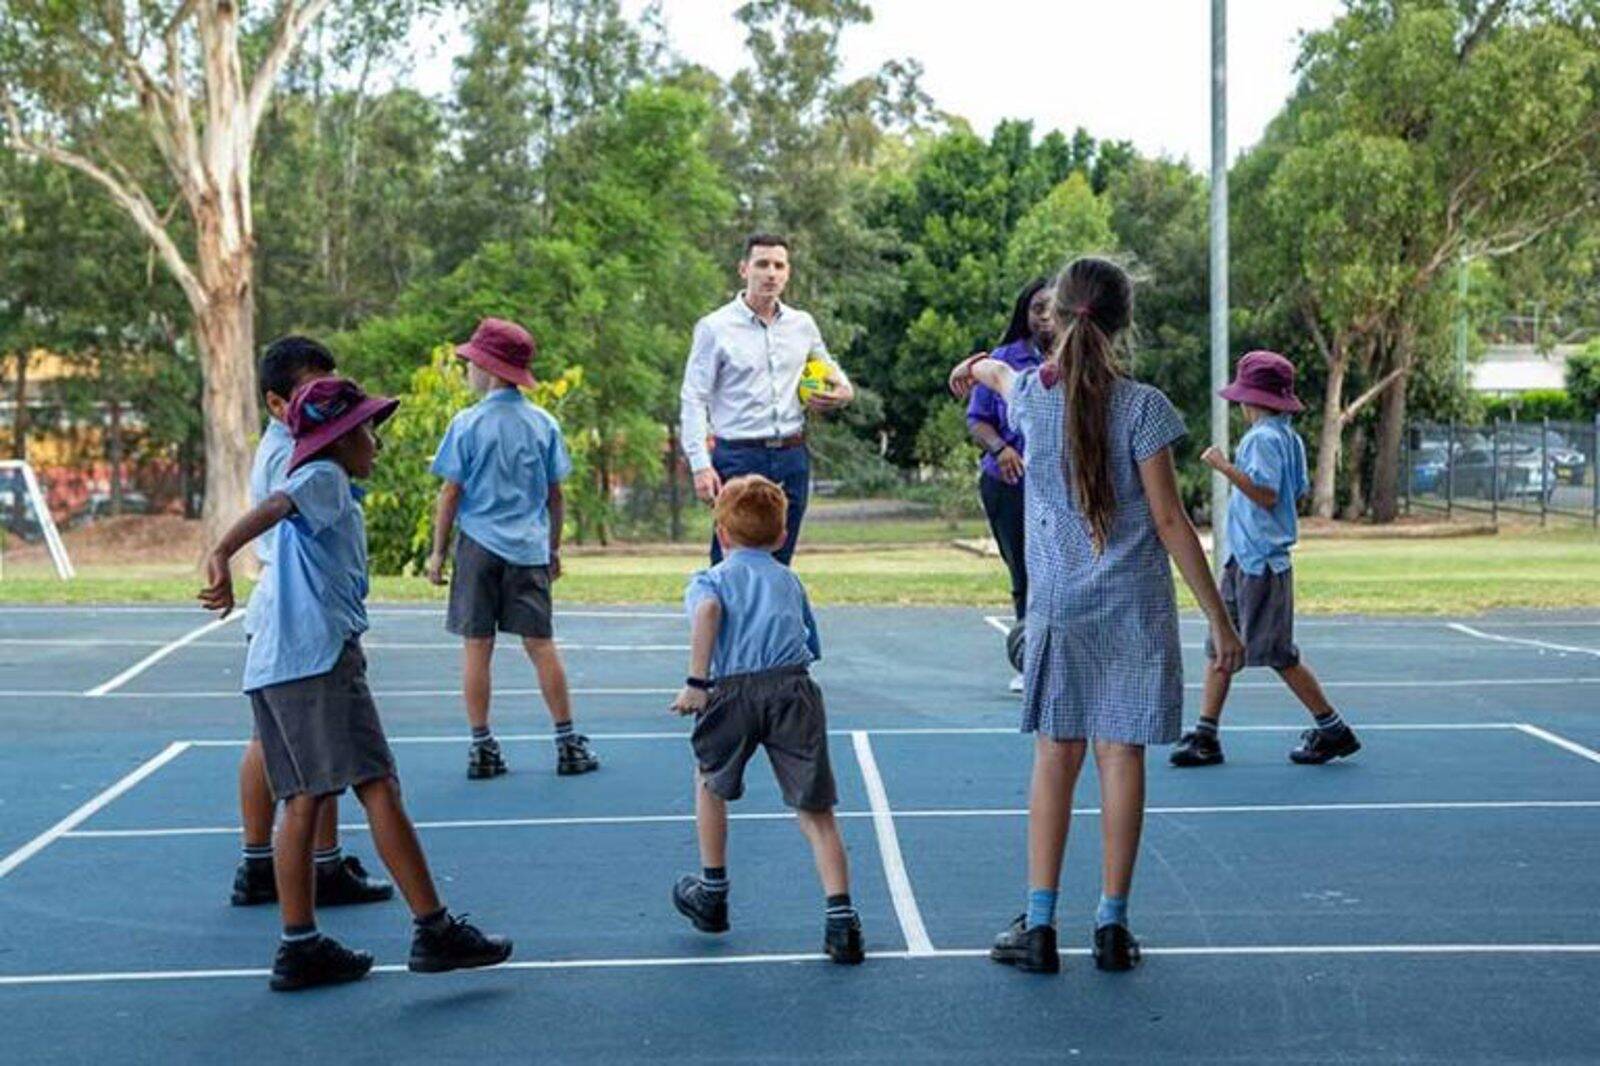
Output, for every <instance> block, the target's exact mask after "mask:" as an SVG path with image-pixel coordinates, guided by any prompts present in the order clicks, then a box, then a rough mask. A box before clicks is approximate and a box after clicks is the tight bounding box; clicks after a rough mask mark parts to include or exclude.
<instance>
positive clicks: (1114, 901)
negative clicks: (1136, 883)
mask: <svg viewBox="0 0 1600 1066" xmlns="http://www.w3.org/2000/svg"><path fill="white" fill-rule="evenodd" d="M1103 925H1120V926H1123V927H1124V928H1126V927H1127V925H1128V897H1127V896H1101V897H1100V907H1099V909H1098V910H1096V911H1095V912H1094V927H1095V928H1096V929H1099V928H1100V927H1101V926H1103Z"/></svg>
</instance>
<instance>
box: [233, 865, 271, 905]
mask: <svg viewBox="0 0 1600 1066" xmlns="http://www.w3.org/2000/svg"><path fill="white" fill-rule="evenodd" d="M229 902H230V903H232V904H233V905H234V906H235V907H255V906H259V905H260V904H262V903H276V902H278V881H277V878H276V876H274V874H273V872H272V860H271V859H263V860H260V861H256V862H252V861H251V860H249V859H244V860H242V861H241V862H240V863H239V868H238V869H237V870H235V871H234V872H233V896H232V897H231V898H230V900H229Z"/></svg>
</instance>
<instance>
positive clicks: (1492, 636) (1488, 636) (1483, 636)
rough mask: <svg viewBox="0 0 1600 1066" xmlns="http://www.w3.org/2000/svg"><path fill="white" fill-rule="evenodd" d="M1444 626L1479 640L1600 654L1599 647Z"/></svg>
mask: <svg viewBox="0 0 1600 1066" xmlns="http://www.w3.org/2000/svg"><path fill="white" fill-rule="evenodd" d="M1446 628H1448V629H1453V630H1455V631H1456V632H1457V633H1465V634H1466V635H1467V636H1469V637H1477V638H1478V639H1479V640H1492V641H1494V642H1495V643H1496V644H1515V645H1521V646H1523V647H1529V648H1544V649H1547V650H1549V651H1560V652H1572V653H1575V654H1578V655H1595V656H1600V648H1583V647H1579V646H1577V645H1575V644H1552V643H1550V642H1549V641H1547V640H1533V639H1530V638H1528V637H1506V636H1501V635H1499V634H1497V633H1485V632H1484V631H1483V630H1481V629H1474V628H1472V627H1471V626H1469V625H1463V624H1462V623H1460V622H1449V623H1447V624H1446Z"/></svg>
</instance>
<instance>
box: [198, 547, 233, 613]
mask: <svg viewBox="0 0 1600 1066" xmlns="http://www.w3.org/2000/svg"><path fill="white" fill-rule="evenodd" d="M197 598H198V599H199V601H200V606H202V607H204V608H205V609H206V610H208V611H221V612H222V617H224V618H226V617H228V614H229V613H230V612H231V611H232V610H233V574H232V573H231V572H230V571H229V569H228V557H227V556H226V555H223V554H222V553H221V552H212V553H211V554H210V555H209V556H207V557H206V587H205V588H203V589H201V590H200V595H199V596H198V597H197Z"/></svg>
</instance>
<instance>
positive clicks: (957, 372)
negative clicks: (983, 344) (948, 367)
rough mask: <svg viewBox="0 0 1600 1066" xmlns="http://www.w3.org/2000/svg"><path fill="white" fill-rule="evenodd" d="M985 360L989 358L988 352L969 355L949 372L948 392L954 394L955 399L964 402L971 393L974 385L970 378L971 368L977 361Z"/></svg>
mask: <svg viewBox="0 0 1600 1066" xmlns="http://www.w3.org/2000/svg"><path fill="white" fill-rule="evenodd" d="M987 358H989V353H988V352H979V353H977V354H976V355H969V356H967V358H965V359H963V360H961V362H959V363H957V364H956V367H955V369H954V370H952V371H950V381H949V385H950V391H951V392H952V393H954V394H955V397H956V399H958V400H965V399H966V398H967V396H968V395H969V394H970V393H971V392H972V386H973V385H975V384H976V382H975V381H973V378H972V368H973V366H974V365H975V364H976V363H977V362H978V360H979V359H987Z"/></svg>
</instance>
